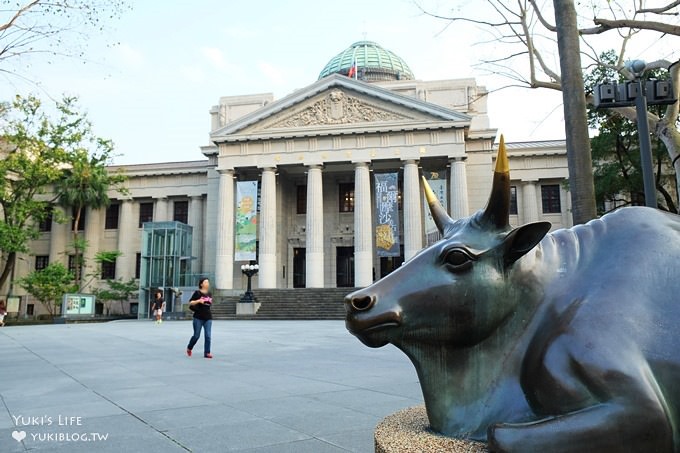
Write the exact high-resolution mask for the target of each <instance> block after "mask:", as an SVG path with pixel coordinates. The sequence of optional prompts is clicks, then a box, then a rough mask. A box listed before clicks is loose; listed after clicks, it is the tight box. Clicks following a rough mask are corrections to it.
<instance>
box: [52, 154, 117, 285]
mask: <svg viewBox="0 0 680 453" xmlns="http://www.w3.org/2000/svg"><path fill="white" fill-rule="evenodd" d="M109 159H110V158H109V151H104V152H102V153H101V154H93V155H90V154H89V153H88V152H87V151H86V150H82V149H81V150H77V151H75V152H74V153H73V154H72V158H71V162H70V164H71V167H70V168H69V169H67V170H66V171H65V172H64V177H63V178H62V179H60V180H59V181H58V182H57V184H56V187H55V189H56V193H57V202H58V203H59V204H60V205H61V206H62V207H64V208H66V209H67V210H69V209H70V210H72V212H73V216H74V217H73V232H72V234H73V249H74V264H75V266H76V271H75V284H76V286H78V288H79V290H80V282H81V280H82V275H81V266H82V265H83V253H84V251H85V249H86V248H87V246H88V244H87V243H86V242H85V240H84V239H81V238H79V237H78V224H79V223H80V219H81V217H82V215H83V212H84V210H85V209H86V208H91V209H94V210H97V209H102V208H106V207H107V206H108V205H109V204H110V199H109V195H108V192H109V190H112V189H113V190H118V191H119V192H123V191H124V189H123V188H122V187H121V185H122V184H123V182H124V181H125V177H124V176H123V175H122V174H117V173H109V172H108V170H107V169H106V165H107V163H108V161H109Z"/></svg>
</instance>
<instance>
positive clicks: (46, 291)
mask: <svg viewBox="0 0 680 453" xmlns="http://www.w3.org/2000/svg"><path fill="white" fill-rule="evenodd" d="M19 285H20V286H21V287H22V288H24V289H25V290H26V291H27V292H28V293H29V294H31V295H32V296H33V297H35V298H36V299H37V300H38V301H39V302H40V303H41V304H43V306H44V307H45V308H46V309H47V311H48V313H49V314H50V315H51V316H53V317H54V316H55V315H57V314H58V313H59V307H60V306H61V304H62V296H63V295H64V294H67V293H70V292H74V291H75V290H76V289H77V288H76V287H75V286H74V285H73V275H72V274H71V273H70V272H69V271H68V269H66V267H65V266H64V265H63V264H61V263H52V264H50V265H48V266H47V267H46V268H44V269H42V270H39V271H33V272H31V273H30V274H28V275H27V276H26V277H24V278H22V279H21V280H19Z"/></svg>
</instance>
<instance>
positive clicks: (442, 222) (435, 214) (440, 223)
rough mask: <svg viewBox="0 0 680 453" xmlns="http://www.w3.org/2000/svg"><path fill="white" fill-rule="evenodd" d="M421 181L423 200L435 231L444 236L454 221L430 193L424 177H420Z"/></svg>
mask: <svg viewBox="0 0 680 453" xmlns="http://www.w3.org/2000/svg"><path fill="white" fill-rule="evenodd" d="M422 179H423V188H424V189H425V199H426V200H427V204H428V206H429V207H430V213H431V214H432V219H434V223H435V224H436V225H437V229H438V230H439V232H440V233H441V234H442V236H446V233H447V232H448V230H449V229H450V228H451V227H452V226H453V223H454V220H453V219H452V218H451V217H449V215H448V214H447V213H446V209H444V208H443V207H442V205H441V204H439V200H438V199H437V196H436V195H435V194H434V192H433V191H432V188H431V187H430V184H429V183H428V182H427V179H425V176H422Z"/></svg>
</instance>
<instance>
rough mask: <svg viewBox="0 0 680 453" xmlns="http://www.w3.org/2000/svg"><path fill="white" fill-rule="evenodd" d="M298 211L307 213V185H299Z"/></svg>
mask: <svg viewBox="0 0 680 453" xmlns="http://www.w3.org/2000/svg"><path fill="white" fill-rule="evenodd" d="M297 213H298V214H307V186H297Z"/></svg>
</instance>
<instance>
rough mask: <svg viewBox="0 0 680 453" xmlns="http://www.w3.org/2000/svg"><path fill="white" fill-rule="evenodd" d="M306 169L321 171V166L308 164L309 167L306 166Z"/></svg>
mask: <svg viewBox="0 0 680 453" xmlns="http://www.w3.org/2000/svg"><path fill="white" fill-rule="evenodd" d="M307 168H308V169H309V170H316V169H319V170H323V164H310V165H307Z"/></svg>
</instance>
